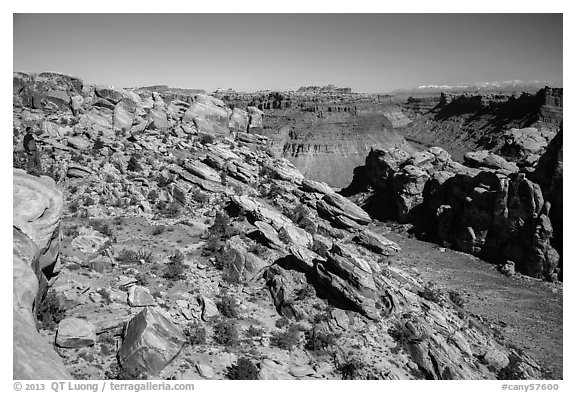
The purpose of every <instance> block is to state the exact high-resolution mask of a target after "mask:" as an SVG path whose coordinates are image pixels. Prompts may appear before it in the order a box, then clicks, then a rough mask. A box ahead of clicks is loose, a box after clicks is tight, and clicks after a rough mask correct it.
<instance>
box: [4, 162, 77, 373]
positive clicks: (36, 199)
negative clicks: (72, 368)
mask: <svg viewBox="0 0 576 393" xmlns="http://www.w3.org/2000/svg"><path fill="white" fill-rule="evenodd" d="M13 187H14V194H13V212H14V216H13V226H14V231H13V234H14V250H13V251H14V252H13V286H14V303H13V362H14V367H13V376H14V379H69V378H70V375H69V374H68V372H67V371H66V369H65V368H64V364H63V362H62V359H61V358H60V357H59V356H58V355H57V354H56V352H55V351H54V349H53V348H52V346H51V345H50V344H48V343H47V342H46V341H45V339H44V338H43V337H42V336H41V335H40V334H39V333H38V331H37V328H36V317H35V312H36V310H37V308H38V307H39V305H40V302H41V301H42V297H43V296H44V294H45V293H46V286H47V277H46V275H45V273H44V272H46V273H48V274H50V273H51V272H52V271H53V270H54V267H55V264H56V263H57V259H58V252H59V243H60V226H59V225H60V217H61V215H62V210H63V208H64V205H63V198H62V193H61V192H60V191H59V190H58V189H57V188H56V186H55V184H54V181H53V180H52V179H50V178H47V177H42V178H36V177H33V176H30V175H27V174H26V173H24V171H22V170H17V169H15V170H14V172H13Z"/></svg>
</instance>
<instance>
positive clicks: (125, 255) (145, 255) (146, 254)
mask: <svg viewBox="0 0 576 393" xmlns="http://www.w3.org/2000/svg"><path fill="white" fill-rule="evenodd" d="M154 258H155V257H154V253H153V252H152V251H146V250H138V251H133V250H129V249H126V248H124V249H122V250H121V251H120V252H119V253H118V257H117V258H116V259H117V260H118V261H119V262H121V263H125V264H136V263H153V262H154Z"/></svg>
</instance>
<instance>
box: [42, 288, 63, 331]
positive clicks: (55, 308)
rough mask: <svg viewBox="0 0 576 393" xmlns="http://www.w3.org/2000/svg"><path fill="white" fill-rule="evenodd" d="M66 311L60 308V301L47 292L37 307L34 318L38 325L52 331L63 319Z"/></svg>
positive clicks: (52, 293)
mask: <svg viewBox="0 0 576 393" xmlns="http://www.w3.org/2000/svg"><path fill="white" fill-rule="evenodd" d="M65 313H66V310H64V309H62V308H61V307H60V300H59V299H58V297H57V296H56V295H55V294H54V292H48V293H47V294H46V297H45V298H44V300H43V301H42V303H41V304H40V307H38V309H37V312H36V317H37V319H38V322H40V325H41V326H42V327H43V328H44V329H47V330H54V329H56V327H57V326H58V324H59V323H60V321H61V320H62V319H64V317H65Z"/></svg>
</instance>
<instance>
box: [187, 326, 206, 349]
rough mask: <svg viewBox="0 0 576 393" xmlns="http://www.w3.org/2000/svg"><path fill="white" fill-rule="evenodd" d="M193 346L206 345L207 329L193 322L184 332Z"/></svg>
mask: <svg viewBox="0 0 576 393" xmlns="http://www.w3.org/2000/svg"><path fill="white" fill-rule="evenodd" d="M184 333H185V334H186V336H187V337H188V342H189V343H190V344H191V345H200V344H206V328H205V327H204V326H202V325H201V324H199V323H198V322H193V323H190V324H189V325H188V327H187V328H186V329H185V330H184Z"/></svg>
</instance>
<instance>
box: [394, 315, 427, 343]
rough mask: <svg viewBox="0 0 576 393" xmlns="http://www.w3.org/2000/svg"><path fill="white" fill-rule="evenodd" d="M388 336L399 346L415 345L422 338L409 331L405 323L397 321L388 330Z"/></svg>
mask: <svg viewBox="0 0 576 393" xmlns="http://www.w3.org/2000/svg"><path fill="white" fill-rule="evenodd" d="M388 334H389V335H390V336H391V337H392V338H393V339H394V341H396V342H397V343H398V345H400V346H404V345H406V344H411V343H417V342H420V341H422V339H423V338H422V337H419V336H417V335H416V334H414V332H412V331H411V330H410V329H408V328H407V327H406V323H404V322H402V321H400V320H397V321H395V322H394V324H393V325H392V326H391V327H390V328H389V329H388Z"/></svg>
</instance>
